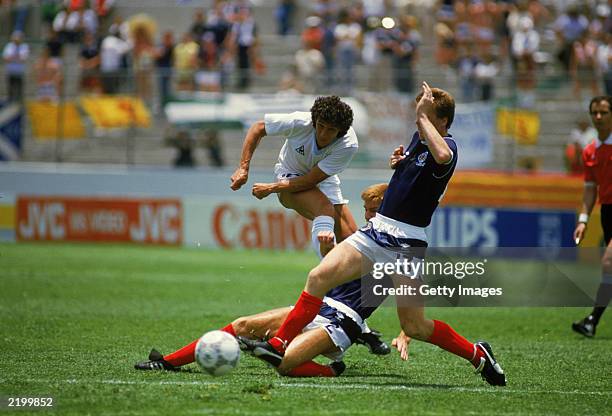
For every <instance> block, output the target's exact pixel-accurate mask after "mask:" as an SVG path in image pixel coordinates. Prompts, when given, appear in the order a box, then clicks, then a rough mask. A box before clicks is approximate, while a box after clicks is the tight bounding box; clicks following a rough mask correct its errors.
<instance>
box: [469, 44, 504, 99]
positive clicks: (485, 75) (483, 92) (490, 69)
mask: <svg viewBox="0 0 612 416" xmlns="http://www.w3.org/2000/svg"><path fill="white" fill-rule="evenodd" d="M499 70H500V68H499V63H498V62H497V60H496V59H495V56H494V55H493V53H492V52H491V51H487V52H484V53H483V54H482V58H481V59H480V60H479V62H478V63H477V64H476V68H474V75H475V76H476V83H477V84H478V86H479V88H480V96H479V97H477V98H479V99H480V100H482V101H490V100H492V99H493V97H494V95H495V94H494V81H495V77H497V75H498V74H499Z"/></svg>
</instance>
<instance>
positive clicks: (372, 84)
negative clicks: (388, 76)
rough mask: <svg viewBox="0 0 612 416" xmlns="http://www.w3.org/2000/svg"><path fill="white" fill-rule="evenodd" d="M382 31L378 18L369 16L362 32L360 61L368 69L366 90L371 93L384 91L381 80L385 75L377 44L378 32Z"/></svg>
mask: <svg viewBox="0 0 612 416" xmlns="http://www.w3.org/2000/svg"><path fill="white" fill-rule="evenodd" d="M380 30H384V29H382V27H381V19H380V18H379V17H374V16H370V17H368V18H367V20H366V26H365V29H364V32H363V47H362V48H361V61H362V62H363V63H364V64H365V65H366V67H367V68H368V71H367V74H368V89H369V90H372V91H384V90H386V88H385V87H384V83H383V82H381V78H383V77H384V76H385V74H383V73H382V71H381V65H380V63H381V58H382V57H381V55H382V54H381V50H380V44H379V42H378V32H379V31H380Z"/></svg>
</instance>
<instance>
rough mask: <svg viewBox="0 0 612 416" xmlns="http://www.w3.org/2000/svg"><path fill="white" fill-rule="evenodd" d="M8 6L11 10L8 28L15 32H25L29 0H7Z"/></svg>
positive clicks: (30, 3)
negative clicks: (10, 25) (10, 24)
mask: <svg viewBox="0 0 612 416" xmlns="http://www.w3.org/2000/svg"><path fill="white" fill-rule="evenodd" d="M7 3H8V6H9V7H10V11H11V23H12V27H10V28H9V29H10V30H12V31H16V32H22V33H25V30H26V22H27V20H28V14H29V13H30V8H31V7H32V1H31V0H8V1H7Z"/></svg>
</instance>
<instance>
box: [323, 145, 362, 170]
mask: <svg viewBox="0 0 612 416" xmlns="http://www.w3.org/2000/svg"><path fill="white" fill-rule="evenodd" d="M355 153H357V147H344V148H342V149H338V150H337V151H334V152H332V153H331V154H330V155H329V156H327V157H326V158H325V159H323V160H321V161H320V162H319V163H318V164H317V166H318V167H319V169H321V170H322V171H323V173H325V174H326V175H329V176H332V175H337V174H338V173H340V172H342V171H343V170H344V169H346V168H347V167H348V165H349V164H350V163H351V160H352V159H353V156H355Z"/></svg>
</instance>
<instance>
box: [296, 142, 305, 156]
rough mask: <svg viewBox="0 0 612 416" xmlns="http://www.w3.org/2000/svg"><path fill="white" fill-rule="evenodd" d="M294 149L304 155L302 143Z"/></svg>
mask: <svg viewBox="0 0 612 416" xmlns="http://www.w3.org/2000/svg"><path fill="white" fill-rule="evenodd" d="M295 151H296V152H298V153H299V154H301V155H302V156H304V145H301V146H300V147H296V148H295Z"/></svg>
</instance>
